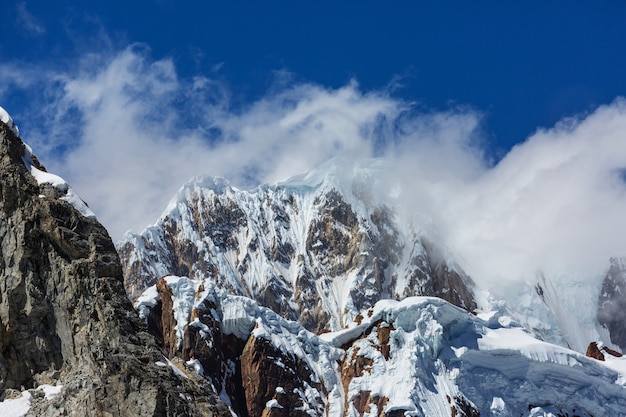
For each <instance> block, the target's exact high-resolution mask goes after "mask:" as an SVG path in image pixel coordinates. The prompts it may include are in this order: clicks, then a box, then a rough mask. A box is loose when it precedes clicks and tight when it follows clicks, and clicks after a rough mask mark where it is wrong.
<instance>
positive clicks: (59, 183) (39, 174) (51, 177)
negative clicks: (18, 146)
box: [0, 107, 96, 219]
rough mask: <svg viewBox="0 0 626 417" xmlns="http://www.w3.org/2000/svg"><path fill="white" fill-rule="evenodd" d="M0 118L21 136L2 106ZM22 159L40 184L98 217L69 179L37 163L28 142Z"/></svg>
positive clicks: (83, 212) (77, 207)
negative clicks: (46, 185)
mask: <svg viewBox="0 0 626 417" xmlns="http://www.w3.org/2000/svg"><path fill="white" fill-rule="evenodd" d="M0 120H1V121H2V122H4V123H6V124H7V126H9V128H10V129H11V131H12V132H13V133H14V134H15V136H16V137H18V138H19V137H20V130H19V128H18V127H17V125H16V124H15V123H14V122H13V118H12V117H11V115H9V113H8V112H7V111H6V110H5V109H4V108H2V107H0ZM22 160H23V161H24V165H26V168H28V170H29V172H30V173H31V175H32V176H33V177H35V179H36V180H37V183H38V184H40V185H41V184H50V185H52V186H53V187H54V188H56V189H57V190H59V191H60V192H61V194H62V196H61V197H60V199H61V200H64V201H67V202H68V203H70V204H71V205H72V206H73V207H74V208H75V209H76V210H78V211H79V212H80V214H82V215H83V216H85V217H88V218H92V219H95V218H96V215H95V214H94V213H93V211H91V209H90V208H89V207H88V206H87V204H86V203H85V202H84V201H83V200H82V199H81V198H80V196H79V195H78V194H77V193H76V192H75V191H74V189H73V188H72V187H71V186H70V185H69V184H68V183H67V181H65V180H64V179H63V178H61V177H59V176H58V175H55V174H51V173H49V172H46V171H45V170H44V169H43V167H41V165H40V164H38V163H35V160H36V158H35V157H34V155H33V150H32V148H31V147H30V146H28V145H27V144H26V143H24V155H23V156H22Z"/></svg>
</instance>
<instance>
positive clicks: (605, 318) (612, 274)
mask: <svg viewBox="0 0 626 417" xmlns="http://www.w3.org/2000/svg"><path fill="white" fill-rule="evenodd" d="M625 295H626V262H625V260H624V259H620V258H611V266H610V268H609V271H608V273H607V274H606V277H605V278H604V281H603V283H602V290H601V291H600V299H599V300H598V322H599V323H600V324H601V325H603V326H604V327H606V328H607V329H608V330H609V334H610V337H611V342H612V343H615V344H616V345H617V346H619V347H620V348H621V349H622V351H626V296H625Z"/></svg>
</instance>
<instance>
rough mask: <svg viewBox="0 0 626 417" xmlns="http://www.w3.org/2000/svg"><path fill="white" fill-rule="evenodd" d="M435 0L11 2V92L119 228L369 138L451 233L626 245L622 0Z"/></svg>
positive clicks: (26, 120)
mask: <svg viewBox="0 0 626 417" xmlns="http://www.w3.org/2000/svg"><path fill="white" fill-rule="evenodd" d="M430 3H432V4H427V3H426V2H408V1H406V2H394V3H389V2H374V1H362V2H325V1H322V2H271V3H270V2H263V3H262V2H245V3H244V2H212V1H188V2H184V1H177V2H174V1H169V0H156V1H145V0H143V1H141V0H140V1H126V2H120V1H107V2H96V1H67V0H66V1H63V0H61V1H57V2H50V1H18V2H9V3H8V4H4V5H3V12H4V17H5V19H4V23H3V24H2V25H0V105H1V106H3V107H4V108H5V109H7V110H8V111H9V112H10V113H11V115H12V116H13V118H14V119H15V121H16V122H17V123H18V125H19V126H20V130H21V132H22V136H23V139H24V140H25V141H26V142H28V143H29V144H30V145H31V146H32V147H33V149H34V152H35V154H36V155H37V156H38V157H39V158H40V159H41V160H42V162H43V163H44V164H45V165H46V166H47V167H48V169H49V170H51V171H53V172H55V173H57V174H59V175H61V176H63V177H64V178H65V179H66V180H68V181H69V182H70V183H71V184H72V185H74V187H75V188H76V189H77V191H78V192H79V194H80V195H81V196H82V197H83V198H84V199H85V200H86V201H87V202H88V203H89V204H90V206H91V208H92V209H93V210H94V211H95V213H96V214H97V216H98V218H99V219H100V220H101V221H102V222H103V223H104V224H105V226H107V228H108V229H109V231H110V232H111V234H112V236H113V238H114V239H118V238H119V237H121V235H122V233H123V232H124V231H125V230H127V229H131V228H132V229H133V230H134V231H135V232H139V231H141V230H142V229H143V228H144V227H145V226H146V225H148V224H150V223H152V222H154V221H155V220H156V218H157V217H158V216H159V214H160V213H161V211H162V210H163V209H164V208H165V206H166V205H167V202H168V200H169V199H170V198H171V196H172V195H173V194H174V193H175V192H176V190H177V189H178V188H179V187H180V186H181V184H182V183H183V182H184V181H186V180H188V179H189V178H190V177H191V176H193V175H199V174H211V175H221V176H225V177H226V178H228V179H230V180H231V181H232V182H233V183H234V184H235V185H238V186H244V187H245V186H253V185H255V184H258V183H260V182H274V181H278V180H281V179H284V178H286V177H288V176H290V175H294V174H297V173H300V172H303V171H306V170H309V169H312V168H314V167H315V166H317V165H319V164H320V163H322V162H324V161H325V160H327V159H328V158H330V157H333V156H337V155H351V156H356V157H364V158H367V157H372V156H385V157H389V158H396V160H397V161H398V164H396V165H397V166H398V167H399V168H398V172H396V173H395V175H397V176H398V177H408V176H410V177H411V178H421V179H423V180H424V181H425V182H424V183H419V184H417V183H414V184H408V185H406V187H407V189H408V190H410V191H411V192H410V193H407V194H412V195H417V196H418V197H419V198H420V203H419V204H420V207H423V205H424V203H423V202H424V201H430V202H431V203H432V204H429V207H428V208H424V210H430V211H432V213H447V214H448V215H450V218H454V219H455V220H454V221H453V222H448V223H446V222H445V221H444V220H441V222H442V224H446V225H447V226H442V229H444V230H442V235H445V234H446V233H445V229H446V228H448V229H450V230H453V229H454V230H460V229H462V230H463V231H464V232H463V233H457V234H455V235H454V237H450V239H451V240H450V242H452V243H454V245H455V247H458V248H461V249H462V248H463V247H477V248H478V247H488V248H491V249H493V248H500V249H502V248H505V249H506V248H508V249H509V252H506V253H503V252H502V251H499V252H497V254H498V257H499V258H500V259H508V261H506V262H505V261H502V262H503V263H502V265H503V266H502V267H501V268H500V269H502V270H503V269H506V268H509V267H510V266H511V265H512V264H515V262H516V261H515V259H519V260H520V261H519V264H520V265H521V264H524V262H526V261H524V259H527V258H524V256H522V255H520V253H524V251H523V250H522V249H521V248H527V250H528V251H529V256H531V255H532V256H534V257H535V258H537V259H539V258H541V256H542V255H541V254H542V253H547V252H550V251H551V250H552V249H553V248H554V247H555V246H558V245H559V244H560V243H559V242H562V239H568V240H569V241H571V240H572V239H576V238H577V239H579V240H581V241H582V240H586V241H593V242H596V245H595V246H596V250H595V251H594V252H593V256H594V257H596V258H597V257H598V256H602V257H603V259H604V258H605V254H606V253H613V252H615V248H625V247H626V242H623V241H622V238H621V237H620V238H615V239H608V240H607V239H606V236H605V234H607V233H609V232H608V231H610V230H612V227H614V225H620V224H622V223H623V222H624V221H623V220H620V219H621V217H623V216H622V215H621V214H620V213H624V212H626V201H625V200H624V199H623V197H622V195H623V194H625V192H624V190H623V188H624V187H623V183H622V182H619V181H618V182H615V181H614V180H615V178H621V176H620V175H621V174H620V173H622V172H624V171H623V169H624V168H626V150H625V149H624V147H625V146H626V137H625V136H624V133H623V132H626V129H624V128H623V126H624V125H623V122H625V121H626V104H624V101H623V100H622V99H620V98H619V97H623V96H626V76H625V74H626V43H625V42H624V39H626V3H624V2H622V1H617V0H616V1H593V2H592V1H569V2H565V1H555V2H517V3H513V2H484V1H474V2H448V1H443V2H430ZM435 3H436V4H435ZM514 145H517V146H516V148H515V149H513V150H512V148H513V147H514ZM621 155H624V157H621ZM416 167H418V168H416ZM600 167H602V169H600ZM616 173H617V174H616ZM618 174H619V175H618ZM616 175H617V176H616ZM426 182H428V184H437V187H438V188H437V189H436V190H435V189H433V188H432V187H431V186H430V185H428V184H426ZM607 184H608V185H607ZM606 187H609V189H610V190H611V191H607V189H605V188H606ZM415 190H420V192H417V191H415ZM420 193H425V194H420ZM461 195H462V196H464V198H463V199H462V200H459V199H458V198H459V197H458V196H461ZM503 195H504V196H507V198H506V199H505V200H503V199H502V198H501V196H503ZM547 196H549V197H550V198H547ZM416 198H417V197H416ZM547 200H549V201H550V205H548V206H547V205H546V201H547ZM589 202H593V204H592V203H589ZM416 204H417V203H416ZM453 206H454V207H455V208H454V210H459V208H461V207H462V208H463V210H464V211H463V212H462V213H460V212H457V211H453V212H450V211H449V210H450V207H453ZM567 207H576V210H577V211H575V212H569V211H568V210H569V209H566V208H567ZM539 209H541V210H543V211H545V212H546V213H548V214H549V216H548V217H545V218H543V219H541V220H540V219H537V218H536V217H532V218H529V217H528V216H529V214H528V213H536V212H537V210H539ZM598 212H602V213H604V214H605V215H604V217H603V218H602V219H600V220H601V221H600V222H599V223H598V221H596V220H597V218H598V216H597V214H598ZM613 213H615V216H613V215H612V214H613ZM609 214H611V215H609ZM555 218H558V219H559V221H557V222H555V221H554V219H555ZM461 221H463V222H464V223H463V224H464V225H465V226H463V225H461V224H460V223H459V222H461ZM478 225H480V227H479V226H478ZM581 225H582V226H584V227H582V226H581ZM612 225H613V226H612ZM470 226H471V227H470ZM624 226H625V227H626V225H624ZM549 231H552V232H551V234H550V233H548V232H549ZM601 232H602V233H604V235H602V236H600V235H598V233H601ZM546 233H548V234H550V236H553V237H551V238H549V239H545V236H543V235H544V234H546ZM540 235H542V239H543V240H544V241H545V242H546V243H545V245H537V241H538V240H539V237H538V236H540ZM511 236H516V241H517V242H518V243H519V246H518V247H513V246H512V245H507V244H506V242H510V241H511V240H512V238H511ZM520 236H523V238H519V237H520ZM481 239H482V240H481ZM600 240H603V241H604V242H605V243H606V244H605V245H598V244H597V242H598V241H600ZM503 242H505V243H503ZM481 245H482V246H481ZM461 249H459V250H461ZM503 250H504V249H503ZM461 251H462V250H461ZM582 252H584V253H588V252H587V248H586V247H583V246H581V247H572V253H570V254H569V256H568V257H566V258H567V259H569V260H571V259H582V258H584V259H585V261H587V260H588V259H587V258H589V257H590V256H591V255H589V256H586V257H585V256H581V253H582ZM468 253H469V252H468ZM588 254H589V253H588ZM600 254H601V255H600ZM468 256H469V255H468ZM507 256H508V257H507ZM596 258H594V259H595V260H596V261H597V259H596ZM590 262H591V261H590ZM594 262H595V261H594ZM526 263H527V262H526Z"/></svg>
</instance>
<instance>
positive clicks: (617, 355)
mask: <svg viewBox="0 0 626 417" xmlns="http://www.w3.org/2000/svg"><path fill="white" fill-rule="evenodd" d="M602 351H603V352H606V353H608V354H609V355H611V356H615V357H616V358H621V357H622V356H623V355H622V354H621V353H619V352H618V351H616V350H613V349H611V348H608V347H606V346H602Z"/></svg>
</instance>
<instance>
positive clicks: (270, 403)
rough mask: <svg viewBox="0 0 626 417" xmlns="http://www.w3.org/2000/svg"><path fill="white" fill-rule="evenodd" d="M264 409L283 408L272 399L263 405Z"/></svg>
mask: <svg viewBox="0 0 626 417" xmlns="http://www.w3.org/2000/svg"><path fill="white" fill-rule="evenodd" d="M265 408H283V406H282V405H280V403H279V402H278V400H277V399H272V400H269V401H268V402H267V403H265Z"/></svg>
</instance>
